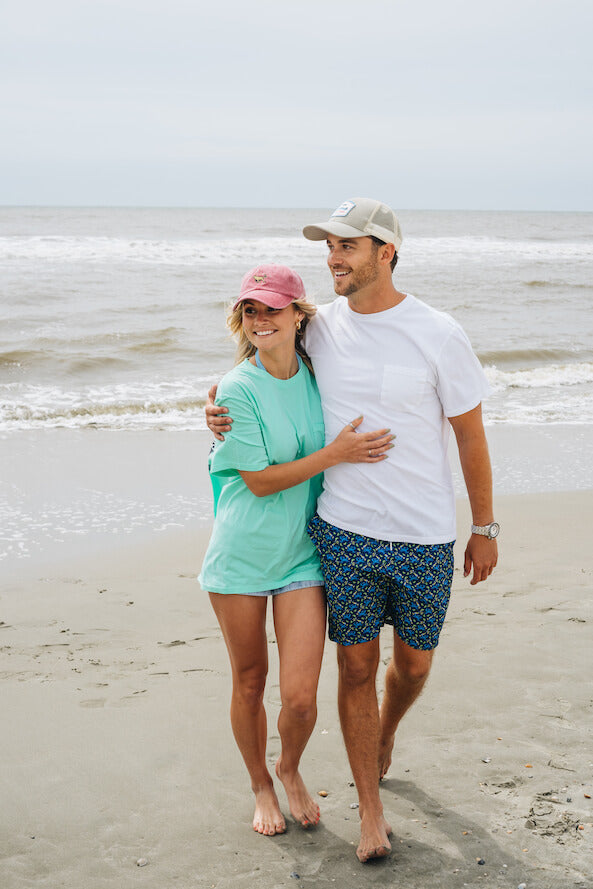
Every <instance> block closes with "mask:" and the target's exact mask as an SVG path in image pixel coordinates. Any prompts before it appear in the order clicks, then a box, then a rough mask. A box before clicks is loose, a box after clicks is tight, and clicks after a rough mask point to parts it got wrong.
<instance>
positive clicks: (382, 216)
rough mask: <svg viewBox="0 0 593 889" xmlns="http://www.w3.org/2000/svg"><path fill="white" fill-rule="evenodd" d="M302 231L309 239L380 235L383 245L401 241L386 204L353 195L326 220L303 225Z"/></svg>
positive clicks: (395, 219) (395, 220)
mask: <svg viewBox="0 0 593 889" xmlns="http://www.w3.org/2000/svg"><path fill="white" fill-rule="evenodd" d="M303 234H304V236H305V237H306V238H308V239H309V240H310V241H324V240H325V239H326V238H327V236H328V235H334V236H335V237H336V238H364V237H367V238H369V237H374V238H379V240H380V241H384V242H385V243H386V244H395V249H396V251H397V250H399V248H400V247H401V243H402V231H401V228H400V225H399V222H398V219H397V216H396V215H395V213H394V212H393V210H392V209H391V207H388V206H387V204H382V203H381V201H373V200H372V199H371V198H352V200H351V201H344V203H343V204H340V206H339V207H338V209H337V210H334V212H333V213H332V215H331V216H330V218H329V220H328V221H327V222H318V223H316V224H315V225H306V226H305V227H304V229H303Z"/></svg>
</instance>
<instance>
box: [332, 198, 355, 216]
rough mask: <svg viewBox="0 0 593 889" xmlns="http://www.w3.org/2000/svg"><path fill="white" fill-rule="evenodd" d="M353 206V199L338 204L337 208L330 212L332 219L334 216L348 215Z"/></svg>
mask: <svg viewBox="0 0 593 889" xmlns="http://www.w3.org/2000/svg"><path fill="white" fill-rule="evenodd" d="M355 207H356V204H355V203H354V201H344V203H343V204H340V206H339V207H338V209H337V210H334V212H333V213H332V219H333V218H334V217H335V216H348V213H350V211H351V210H354V208H355Z"/></svg>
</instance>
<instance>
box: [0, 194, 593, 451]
mask: <svg viewBox="0 0 593 889" xmlns="http://www.w3.org/2000/svg"><path fill="white" fill-rule="evenodd" d="M327 215H328V211H327V210H319V209H317V210H230V209H227V210H225V209H212V210H208V209H197V210H190V209H64V208H60V209H50V208H40V209H35V208H15V209H11V208H4V209H0V280H1V304H0V434H2V435H7V434H11V433H14V432H18V431H22V430H28V429H49V428H56V427H62V428H63V427H67V428H76V429H81V428H87V427H94V428H104V429H111V430H122V429H127V430H140V429H162V430H165V429H170V430H197V429H203V428H205V426H204V415H203V405H204V401H205V398H206V393H207V390H208V388H209V386H210V384H211V383H212V382H213V381H215V380H217V379H219V378H220V377H221V375H222V374H223V373H224V372H225V371H226V370H227V369H228V368H229V367H230V366H231V365H232V362H233V353H234V349H233V345H232V342H231V341H230V340H229V339H228V336H227V332H226V328H225V309H226V306H227V305H228V303H229V301H230V300H231V299H232V298H233V297H234V296H235V295H236V293H237V292H238V287H239V283H240V280H241V277H242V276H243V274H244V273H245V272H246V271H247V270H248V269H249V268H250V267H252V266H254V265H256V264H257V263H259V262H262V261H267V262H281V263H286V264H289V265H291V266H294V268H295V269H297V270H298V271H299V272H300V273H301V275H302V277H303V279H304V281H305V285H306V287H307V292H308V294H309V296H310V298H312V299H313V300H315V301H316V302H318V303H323V302H327V301H329V300H331V299H332V298H333V289H332V287H331V283H330V278H329V273H328V271H327V268H326V266H325V252H326V251H325V245H323V244H319V243H311V242H309V241H306V240H305V238H303V237H302V235H301V228H302V226H303V225H304V224H306V223H307V222H310V221H317V220H322V219H325V218H327ZM400 217H401V223H402V229H403V233H404V242H403V245H402V248H401V251H400V259H399V263H398V266H397V268H396V272H395V282H396V285H397V287H398V289H400V290H403V291H406V292H410V293H414V294H415V295H416V296H417V297H419V298H420V299H423V300H425V301H426V302H428V303H430V304H431V305H433V306H434V307H435V308H438V309H442V310H444V311H447V312H450V313H451V314H452V315H453V316H454V317H455V318H457V320H458V321H460V322H461V324H462V325H463V327H464V328H465V330H466V332H467V333H468V335H469V337H470V339H471V341H472V344H473V346H474V349H475V351H476V352H477V354H478V356H479V358H480V360H481V361H482V364H483V365H484V367H485V370H486V374H487V376H488V378H489V381H490V383H491V385H492V388H493V395H492V397H491V398H490V399H489V400H488V401H487V403H486V404H485V419H486V424H487V425H495V424H513V425H524V424H543V425H548V424H550V423H563V424H564V423H568V424H583V423H584V424H593V312H592V310H591V305H592V301H593V214H592V213H501V212H496V213H494V212H492V213H490V212H461V211H458V212H444V211H438V212H432V211H403V212H401V213H400Z"/></svg>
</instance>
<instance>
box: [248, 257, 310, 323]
mask: <svg viewBox="0 0 593 889" xmlns="http://www.w3.org/2000/svg"><path fill="white" fill-rule="evenodd" d="M305 298H306V297H305V285H304V284H303V282H302V280H301V277H300V275H297V273H296V272H293V270H292V269H289V268H288V266H286V265H274V264H273V263H270V264H269V265H258V266H256V268H254V269H251V271H250V272H247V274H246V275H245V277H244V278H243V280H242V281H241V292H240V293H239V298H238V299H237V301H236V302H235V304H234V305H233V311H234V310H235V309H236V308H237V306H238V305H239V303H242V302H245V300H246V299H257V300H258V301H259V302H260V303H264V305H266V306H270V308H272V309H285V308H286V306H289V305H290V304H291V302H294V300H295V299H305Z"/></svg>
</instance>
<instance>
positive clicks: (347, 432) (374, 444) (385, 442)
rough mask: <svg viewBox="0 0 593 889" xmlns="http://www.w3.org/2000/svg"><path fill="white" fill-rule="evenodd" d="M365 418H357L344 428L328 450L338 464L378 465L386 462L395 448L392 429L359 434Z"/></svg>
mask: <svg viewBox="0 0 593 889" xmlns="http://www.w3.org/2000/svg"><path fill="white" fill-rule="evenodd" d="M362 421H363V417H357V418H356V419H355V420H352V422H351V423H348V425H347V426H344V428H343V429H342V431H341V432H340V433H339V435H338V436H337V437H336V438H334V440H333V441H332V443H331V444H329V445H327V448H326V450H327V451H329V452H331V455H332V458H333V459H335V462H336V463H378V462H379V461H380V460H385V458H386V457H387V455H388V452H389V450H390V449H391V448H393V447H394V445H393V440H394V438H395V435H391V434H390V433H391V430H390V429H375V430H373V431H372V432H357V431H356V430H357V429H358V427H359V426H360V424H361V423H362Z"/></svg>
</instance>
